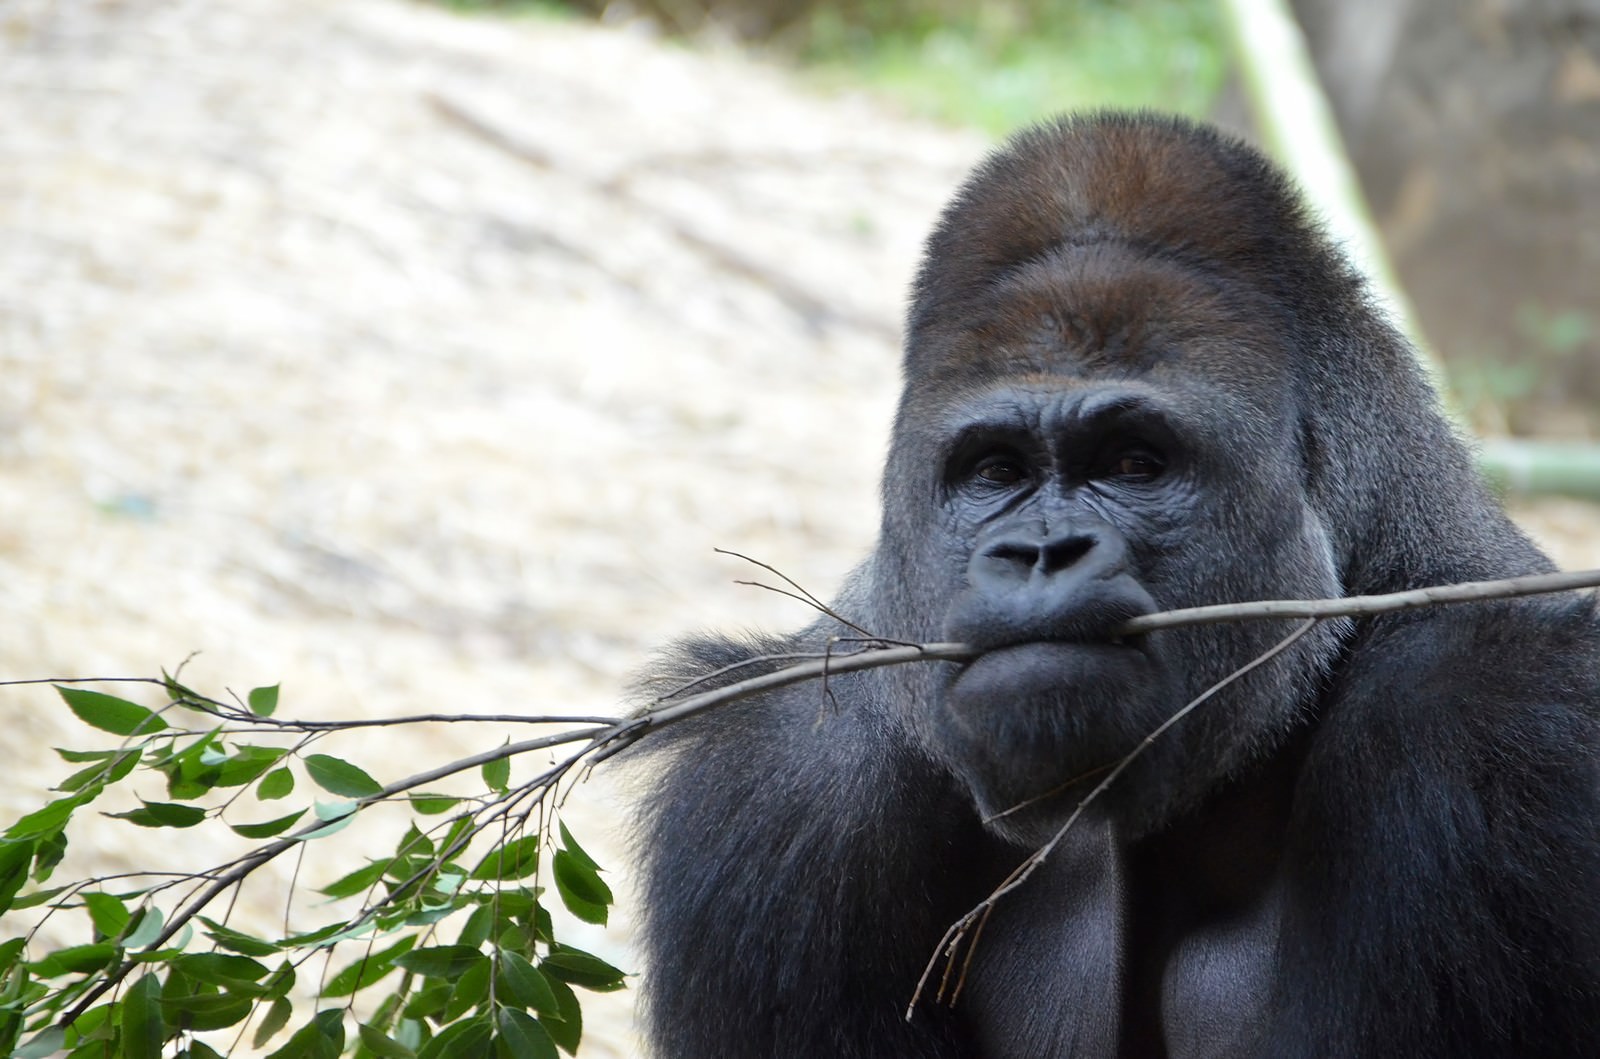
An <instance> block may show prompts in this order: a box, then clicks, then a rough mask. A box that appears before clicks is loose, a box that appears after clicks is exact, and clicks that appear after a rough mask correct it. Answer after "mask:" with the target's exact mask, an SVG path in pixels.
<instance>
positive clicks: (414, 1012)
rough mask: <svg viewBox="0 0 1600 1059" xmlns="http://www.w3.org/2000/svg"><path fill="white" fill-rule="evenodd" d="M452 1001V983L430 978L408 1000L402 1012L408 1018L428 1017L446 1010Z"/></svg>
mask: <svg viewBox="0 0 1600 1059" xmlns="http://www.w3.org/2000/svg"><path fill="white" fill-rule="evenodd" d="M449 1002H450V983H449V982H441V981H437V980H434V979H429V980H428V984H427V985H425V986H423V987H422V988H421V989H418V990H417V991H416V992H415V993H413V994H412V995H411V996H410V998H408V999H407V1000H406V1006H405V1007H404V1008H403V1009H402V1014H404V1015H405V1017H406V1018H408V1019H426V1018H432V1017H433V1016H434V1015H436V1014H437V1013H439V1012H440V1011H443V1010H444V1006H445V1005H446V1004H448V1003H449Z"/></svg>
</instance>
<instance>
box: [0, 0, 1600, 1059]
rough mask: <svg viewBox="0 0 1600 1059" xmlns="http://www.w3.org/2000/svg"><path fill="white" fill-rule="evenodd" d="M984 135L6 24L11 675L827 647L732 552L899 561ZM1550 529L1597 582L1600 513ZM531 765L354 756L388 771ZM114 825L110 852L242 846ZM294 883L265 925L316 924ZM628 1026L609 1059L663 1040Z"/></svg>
mask: <svg viewBox="0 0 1600 1059" xmlns="http://www.w3.org/2000/svg"><path fill="white" fill-rule="evenodd" d="M982 148H983V145H982V143H981V142H980V141H979V140H978V139H977V138H975V137H974V136H972V135H969V134H964V133H959V132H952V131H948V130H938V129H933V128H930V127H928V126H925V125H918V124H915V123H912V122H909V121H907V120H904V119H902V118H899V117H896V116H895V115H894V114H892V113H891V112H889V111H888V110H887V109H885V108H884V107H882V106H881V105H875V104H873V103H871V102H868V101H865V100H859V99H850V98H828V99H823V98H818V97H817V96H815V95H814V94H811V93H809V92H807V91H805V90H804V89H803V88H801V87H798V86H797V85H796V84H795V83H794V82H793V81H792V79H790V78H788V77H786V76H785V75H783V74H781V73H778V72H774V71H773V70H771V69H768V68H764V67H762V66H760V65H757V64H754V63H752V62H750V61H748V60H745V59H742V58H739V57H737V56H732V55H710V56H708V55H704V54H696V53H693V52H691V51H688V50H685V49H684V48H682V47H678V46H672V45H664V44H661V43H659V42H654V41H651V40H649V39H648V38H646V37H644V36H642V35H638V34H630V33H627V32H621V31H616V30H602V29H598V28H593V27H588V26H583V25H576V24H561V23H551V22H545V21H516V22H510V23H506V22H500V21H491V20H486V19H466V18H460V17H456V16H453V15H451V14H449V13H446V12H443V11H440V10H437V9H433V8H428V7H422V6H411V5H408V4H405V3H400V2H398V0H337V2H336V0H290V2H284V0H229V2H228V3H226V4H219V3H216V2H214V0H166V2H161V0H121V2H114V0H83V2H73V3H60V2H56V0H10V2H8V3H7V4H5V5H4V6H0V677H7V678H13V679H16V678H27V677H61V676H97V675H130V676H131V675H152V674H154V673H156V672H157V671H158V670H159V668H160V667H162V666H167V667H169V668H170V667H172V666H175V665H177V664H178V663H180V662H182V661H183V660H184V658H185V656H187V655H189V654H190V653H191V652H200V653H199V654H198V655H197V656H196V657H195V658H194V659H193V660H192V661H191V662H190V663H189V664H188V667H187V669H186V670H185V676H186V678H187V680H188V682H189V683H191V684H193V685H195V686H197V687H199V688H201V689H202V690H206V691H211V692H213V693H217V694H221V693H222V691H223V689H224V688H232V689H234V690H236V691H239V692H241V693H242V692H243V691H244V690H245V689H247V688H249V687H252V686H255V685H259V684H271V683H275V682H279V681H281V682H282V683H283V686H284V691H283V706H282V708H281V709H282V712H284V713H292V714H294V715H298V716H307V717H323V718H331V717H380V716H395V715H404V714H411V713H419V712H462V711H476V712H482V711H491V712H503V713H512V714H539V713H580V714H614V713H616V712H618V711H619V710H620V709H621V708H622V706H621V701H622V688H623V686H624V684H625V683H626V679H627V676H628V674H629V673H630V671H632V670H633V669H635V668H636V667H637V666H638V665H639V664H640V662H641V661H642V660H643V659H644V658H645V657H647V655H648V652H649V650H650V648H651V647H652V646H653V645H655V644H658V643H660V642H661V641H662V640H663V639H665V638H667V637H670V636H671V635H673V634H674V633H678V632H682V631H685V630H688V629H692V628H695V627H698V626H706V625H722V626H728V625H741V624H746V625H765V626H777V627H783V626H791V625H795V624H798V623H800V622H802V621H804V620H805V619H806V617H807V615H806V612H805V611H804V610H803V608H801V607H800V606H799V605H797V604H794V603H792V602H790V601H787V600H784V599H781V598H779V597H777V596H775V595H771V594H768V593H762V592H759V591H757V590H753V589H747V588H738V587H734V586H732V585H731V584H730V582H731V581H732V580H733V579H734V578H736V577H745V576H749V573H750V571H749V570H748V568H746V567H744V566H742V565H741V564H740V563H738V562H736V561H734V560H731V559H727V558H723V557H720V556H717V555H715V554H713V552H712V549H713V548H714V547H719V546H720V547H727V548H734V549H737V550H739V551H743V552H745V553H748V554H751V555H754V556H756V557H759V558H761V559H764V560H767V561H770V562H772V563H774V564H776V565H778V566H780V567H781V568H782V569H783V570H784V571H785V572H786V573H788V574H790V575H791V576H793V577H794V578H796V579H797V580H799V581H800V582H802V583H803V584H805V585H806V586H807V587H809V588H811V589H812V590H813V591H816V592H817V593H818V594H819V595H822V596H827V595H828V594H829V593H831V592H832V590H833V588H834V586H835V585H836V584H837V583H838V580H839V578H840V577H841V576H842V575H843V574H844V573H845V572H846V571H847V570H848V569H849V568H850V566H851V565H852V564H853V563H854V562H855V561H857V559H858V558H859V557H860V555H861V554H862V553H863V551H864V550H865V549H866V548H867V547H868V546H869V544H870V541H871V538H872V535H873V532H874V529H875V523H876V518H877V516H876V510H875V492H876V484H877V481H876V479H877V473H878V466H879V463H880V460H881V457H882V454H883V450H884V446H885V439H886V432H887V426H888V420H889V415H890V412H891V408H892V402H893V396H894V387H895V370H896V364H895V361H896V352H895V343H896V334H897V331H898V321H899V315H900V312H901V309H902V304H903V295H904V290H905V287H906V284H907V282H908V280H909V276H910V273H911V269H912V267H913V265H914V261H915V255H916V252H917V249H918V245H919V242H920V240H921V239H922V237H923V235H924V234H925V232H926V229H927V227H928V225H929V224H930V223H931V221H932V219H933V216H934V214H935V211H936V210H937V208H938V206H939V204H940V202H941V201H942V199H943V197H944V196H945V195H947V194H948V192H949V191H950V189H951V188H952V187H953V185H954V184H955V182H956V181H957V180H958V179H959V177H960V175H961V173H962V172H963V171H964V169H965V168H966V166H968V165H969V164H970V163H971V162H972V161H973V160H974V159H975V158H976V157H978V155H979V154H980V153H981V151H982ZM1532 524H1533V525H1534V526H1535V528H1536V530H1537V531H1538V532H1540V533H1541V534H1543V535H1544V536H1545V537H1546V538H1547V539H1549V540H1551V541H1552V542H1553V543H1554V544H1555V546H1556V547H1557V549H1558V553H1559V554H1560V556H1561V558H1562V560H1563V561H1564V562H1565V563H1566V564H1568V565H1600V544H1597V539H1596V534H1595V533H1594V531H1593V524H1594V518H1593V512H1592V510H1591V509H1588V508H1583V507H1581V506H1577V505H1545V506H1544V507H1542V508H1541V509H1540V510H1538V511H1537V512H1535V513H1534V515H1533V523H1532ZM0 714H3V716H4V718H5V722H6V725H7V730H8V732H9V735H8V740H9V745H10V747H11V758H10V766H9V767H8V769H7V770H6V774H5V776H4V778H3V779H0V816H14V815H15V814H17V813H19V812H21V811H24V810H26V809H28V808H31V807H34V806H36V805H37V804H38V803H39V801H40V798H41V794H40V792H41V791H42V790H43V788H44V787H46V786H47V785H49V784H51V783H54V782H56V781H58V780H59V779H60V778H61V777H63V776H64V775H66V774H67V772H68V771H69V770H70V766H68V765H66V764H64V763H62V762H61V761H59V760H58V759H57V758H56V756H55V755H54V754H53V753H52V752H51V750H50V749H49V748H50V747H52V746H62V745H71V746H83V745H87V744H89V743H90V742H91V741H92V739H91V737H90V736H88V735H87V734H86V733H85V732H84V730H83V729H82V728H81V727H79V726H77V725H76V722H74V721H73V720H72V719H71V718H70V716H68V715H67V714H66V712H65V711H64V710H63V709H62V708H61V707H60V705H59V703H57V701H56V700H55V698H54V696H53V694H52V693H49V692H48V691H47V690H45V689H37V688H3V689H0ZM508 734H509V735H513V736H520V735H525V734H526V731H525V730H521V729H518V730H516V731H513V730H512V729H511V728H509V727H504V726H502V727H495V726H490V727H484V726H476V727H468V726H448V725H442V726H432V727H428V728H418V729H397V730H385V731H382V732H378V733H371V732H368V733H364V734H362V735H361V736H359V737H357V738H349V739H346V740H344V741H343V742H341V743H339V744H337V746H336V747H334V748H333V752H336V753H343V754H345V755H346V756H349V757H350V758H351V759H352V760H356V761H359V762H361V763H362V764H364V765H365V766H366V767H367V768H368V769H369V770H370V771H372V772H373V773H374V774H376V775H378V777H379V778H380V779H384V780H392V779H397V778H400V777H402V776H405V775H408V774H410V773H413V772H418V771H421V770H423V769H424V768H427V767H431V766H434V765H438V764H441V763H443V762H445V761H448V760H451V759H453V758H456V757H460V756H464V755H466V754H469V753H472V752H475V751H478V750H482V749H486V748H488V747H490V746H493V745H496V744H498V743H499V742H500V741H501V740H502V739H503V738H505V737H506V736H507V735H508ZM535 764H536V763H529V764H527V765H526V766H519V768H527V769H530V770H531V769H532V768H533V767H534V765H535ZM146 793H147V794H149V795H150V796H157V795H158V794H159V790H153V791H149V792H146ZM618 816H619V808H618V804H617V799H616V797H615V795H614V792H613V791H612V790H611V788H610V786H609V785H608V783H607V781H606V780H605V778H604V777H602V778H601V780H600V781H599V782H597V783H595V784H592V785H590V786H589V787H586V788H583V789H580V790H579V791H578V792H577V793H576V794H575V795H574V796H573V797H572V798H571V799H570V801H569V803H568V807H567V810H566V819H567V820H568V821H569V823H570V825H571V826H572V827H573V829H574V830H575V831H577V832H578V834H579V835H580V837H582V838H584V839H585V840H586V843H587V844H588V845H589V847H590V848H591V851H592V852H594V853H596V854H597V856H598V858H599V859H600V860H601V862H602V863H603V864H605V865H607V866H608V867H609V868H611V869H612V871H611V877H612V878H613V879H614V880H615V881H616V882H617V883H618V884H619V887H620V889H621V891H622V895H623V902H622V905H621V907H620V908H619V910H618V914H617V916H616V918H615V920H614V922H613V925H612V927H611V929H610V930H609V931H607V932H606V933H604V934H603V935H600V934H598V933H594V932H591V933H589V934H586V935H584V940H586V941H588V942H590V943H591V944H592V945H593V946H594V947H595V948H596V951H598V952H600V953H601V954H603V955H606V956H608V957H610V958H612V959H614V960H616V961H617V962H619V963H621V964H622V965H623V966H627V967H633V966H636V962H635V961H634V957H633V955H632V954H631V953H630V952H629V951H628V947H627V942H628V936H629V918H630V917H629V908H628V897H627V879H628V861H627V856H626V853H625V849H624V847H623V844H622V839H621V835H620V831H619V829H618V828H617V827H616V821H617V818H618ZM91 825H92V826H91V827H90V828H87V829H85V830H84V831H83V832H82V833H81V834H80V837H79V839H78V840H77V845H76V847H75V850H74V853H73V858H74V859H73V861H72V863H71V864H70V865H69V867H75V868H80V869H84V870H93V871H100V872H105V871H116V870H127V869H129V868H133V867H154V866H161V867H169V866H173V865H176V864H179V863H182V864H185V865H190V866H196V867H198V866H203V865H205V864H210V863H214V862H216V861H217V860H218V859H219V858H221V857H223V856H226V855H227V854H228V852H229V850H230V847H229V846H228V844H227V843H225V842H222V841H221V840H220V839H215V838H212V837H210V836H208V835H206V834H202V833H200V831H195V832H147V831H141V830H139V829H137V828H133V827H130V826H127V825H124V824H121V823H118V822H115V821H110V820H104V821H100V822H91ZM350 841H351V842H360V841H363V840H361V839H358V838H352V839H351V840H350ZM369 841H373V842H374V845H373V849H372V852H374V853H376V852H380V851H381V849H382V846H381V843H378V842H376V840H369ZM153 848H159V849H160V851H161V856H162V858H163V859H162V862H161V863H160V864H159V865H157V864H155V863H153V862H152V860H151V851H152V849H153ZM349 856H350V853H349V851H348V849H347V850H344V851H341V853H340V857H341V858H346V859H343V860H341V861H340V865H342V866H343V867H348V866H349V862H348V859H347V858H348V857H349ZM338 867H339V866H338V865H336V866H333V867H322V868H319V867H316V866H314V865H313V866H311V867H307V868H304V869H303V875H302V878H301V883H302V885H304V884H305V882H306V881H307V879H306V875H305V874H304V873H310V874H311V875H312V876H313V877H314V878H313V879H312V880H311V881H313V882H316V881H326V880H327V879H328V878H331V877H332V874H333V873H334V872H335V871H336V870H338ZM65 870H66V869H64V870H63V871H64V872H65ZM289 871H290V866H288V865H284V866H282V867H281V868H274V869H273V871H272V872H270V873H268V875H267V876H266V877H265V878H264V879H263V880H261V881H260V882H259V883H257V884H255V885H253V886H252V887H250V888H249V889H247V890H246V891H245V893H244V897H243V901H242V902H241V907H240V909H239V912H238V914H239V915H240V916H243V917H245V920H246V921H247V922H252V923H261V924H271V923H274V922H276V920H277V919H278V918H281V915H282V908H283V904H284V897H285V893H286V892H287V889H288V886H289ZM318 873H321V874H320V875H319V874H318ZM299 914H305V915H308V916H309V915H310V913H297V915H299ZM302 925H306V924H305V923H304V922H303V923H302ZM74 940H85V939H81V938H80V939H74ZM630 996H631V994H620V995H611V996H607V997H600V998H591V999H590V1001H589V1004H588V1006H587V1008H586V1012H587V1018H588V1029H587V1034H586V1037H585V1047H584V1054H585V1055H590V1056H608V1055H610V1056H623V1055H632V1054H636V1053H637V1051H638V1041H637V1037H636V1033H635V1030H634V1028H633V1021H632V1012H631V1006H630V1005H631V1000H630Z"/></svg>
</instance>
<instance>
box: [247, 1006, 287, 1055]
mask: <svg viewBox="0 0 1600 1059" xmlns="http://www.w3.org/2000/svg"><path fill="white" fill-rule="evenodd" d="M293 1014H294V1005H293V1004H291V1003H289V999H288V998H287V997H279V998H278V999H276V1000H274V1001H273V1002H272V1004H271V1005H270V1006H269V1007H268V1008H267V1013H266V1015H265V1016H264V1017H263V1018H262V1020H261V1025H259V1026H257V1027H256V1032H255V1035H254V1036H253V1037H252V1038H251V1043H252V1045H253V1046H254V1047H256V1048H260V1047H261V1046H262V1045H264V1044H266V1043H267V1042H268V1041H270V1040H271V1039H272V1038H273V1037H275V1036H277V1034H278V1031H279V1030H281V1029H283V1028H284V1027H285V1026H287V1025H289V1017H290V1016H291V1015H293Z"/></svg>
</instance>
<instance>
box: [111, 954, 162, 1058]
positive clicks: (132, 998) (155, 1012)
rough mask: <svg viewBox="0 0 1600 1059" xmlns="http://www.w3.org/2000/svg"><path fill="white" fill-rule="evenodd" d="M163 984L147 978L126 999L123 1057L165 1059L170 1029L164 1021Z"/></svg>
mask: <svg viewBox="0 0 1600 1059" xmlns="http://www.w3.org/2000/svg"><path fill="white" fill-rule="evenodd" d="M160 997H161V983H160V982H159V981H157V980H156V976H155V975H153V974H146V975H144V976H143V977H141V978H140V979H139V980H138V981H137V982H135V983H134V984H133V987H132V988H131V989H129V990H128V991H127V992H126V993H125V994H123V997H122V1004H121V1008H122V1017H121V1019H120V1022H121V1024H122V1054H123V1056H125V1057H126V1059H161V1042H162V1041H163V1040H164V1039H166V1036H167V1030H166V1025H165V1024H164V1023H163V1021H162V1018H161V1003H160Z"/></svg>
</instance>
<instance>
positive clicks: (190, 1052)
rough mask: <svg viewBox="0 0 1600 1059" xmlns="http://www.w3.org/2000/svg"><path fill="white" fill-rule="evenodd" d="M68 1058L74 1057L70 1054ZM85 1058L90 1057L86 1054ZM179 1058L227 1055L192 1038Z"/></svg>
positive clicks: (206, 1058) (217, 1058)
mask: <svg viewBox="0 0 1600 1059" xmlns="http://www.w3.org/2000/svg"><path fill="white" fill-rule="evenodd" d="M67 1059H72V1057H71V1056H68V1057H67ZM84 1059H90V1057H89V1056H85V1057H84ZM96 1059H97V1057H96ZM178 1059H227V1057H226V1056H224V1055H223V1054H222V1053H221V1052H219V1051H217V1050H216V1049H215V1048H213V1047H211V1045H209V1044H207V1043H205V1042H204V1041H196V1040H190V1041H189V1046H188V1047H187V1048H185V1049H184V1050H183V1051H181V1052H179V1053H178Z"/></svg>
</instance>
